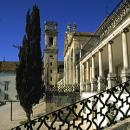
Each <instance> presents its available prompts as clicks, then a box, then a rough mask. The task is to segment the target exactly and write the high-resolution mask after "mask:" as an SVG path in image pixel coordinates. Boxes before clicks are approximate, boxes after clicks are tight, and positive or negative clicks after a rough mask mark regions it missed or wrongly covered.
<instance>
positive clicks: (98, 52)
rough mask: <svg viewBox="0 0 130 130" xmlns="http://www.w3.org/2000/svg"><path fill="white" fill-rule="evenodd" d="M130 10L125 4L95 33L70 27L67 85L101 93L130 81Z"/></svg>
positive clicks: (66, 58)
mask: <svg viewBox="0 0 130 130" xmlns="http://www.w3.org/2000/svg"><path fill="white" fill-rule="evenodd" d="M129 30H130V6H129V1H127V0H126V1H125V0H124V1H122V2H121V3H120V4H119V5H118V7H116V8H115V9H114V10H113V12H111V14H110V15H109V16H108V17H106V18H105V20H104V21H103V23H102V24H101V25H100V26H99V27H98V29H97V30H96V32H95V33H82V32H80V33H79V32H76V26H75V25H74V26H73V29H72V27H71V26H70V25H69V26H68V31H67V32H66V33H65V41H64V84H75V83H79V84H80V91H89V92H93V91H96V92H97V91H102V90H105V89H106V88H111V87H112V86H114V85H115V84H117V83H119V82H123V81H126V80H127V79H129V78H130V66H129V64H130V31H129Z"/></svg>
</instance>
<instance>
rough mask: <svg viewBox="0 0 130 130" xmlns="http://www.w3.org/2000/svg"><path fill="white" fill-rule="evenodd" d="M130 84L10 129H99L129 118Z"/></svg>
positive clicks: (121, 85) (123, 84) (119, 86)
mask: <svg viewBox="0 0 130 130" xmlns="http://www.w3.org/2000/svg"><path fill="white" fill-rule="evenodd" d="M129 87H130V86H129V81H127V82H124V83H122V84H119V85H117V86H115V87H113V88H111V89H108V90H105V91H103V92H101V93H98V94H96V95H94V96H91V97H89V98H87V99H83V100H81V101H78V102H76V103H74V104H72V105H69V106H66V107H63V108H61V109H59V110H56V111H54V112H52V113H49V114H47V115H45V116H41V117H39V118H37V119H34V120H32V121H31V122H29V123H26V124H24V125H20V126H17V127H15V128H13V129H12V130H22V129H26V130H34V129H36V130H43V129H45V130H65V129H66V130H71V129H74V130H90V129H91V128H92V129H95V130H102V129H104V128H105V127H107V126H110V125H112V124H115V123H117V122H118V121H120V120H123V119H125V118H128V117H130V105H129V104H130V88H129Z"/></svg>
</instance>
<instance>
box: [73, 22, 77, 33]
mask: <svg viewBox="0 0 130 130" xmlns="http://www.w3.org/2000/svg"><path fill="white" fill-rule="evenodd" d="M76 31H77V25H76V24H75V23H74V24H73V32H76Z"/></svg>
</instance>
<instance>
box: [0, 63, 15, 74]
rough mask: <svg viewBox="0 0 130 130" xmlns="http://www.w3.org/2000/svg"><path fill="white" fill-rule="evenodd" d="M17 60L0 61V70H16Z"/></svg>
mask: <svg viewBox="0 0 130 130" xmlns="http://www.w3.org/2000/svg"><path fill="white" fill-rule="evenodd" d="M16 64H17V62H8V61H4V62H3V61H0V72H16Z"/></svg>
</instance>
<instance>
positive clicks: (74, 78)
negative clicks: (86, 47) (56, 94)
mask: <svg viewBox="0 0 130 130" xmlns="http://www.w3.org/2000/svg"><path fill="white" fill-rule="evenodd" d="M75 60H76V59H75V49H73V84H75V83H76V76H75V75H76V72H75V71H76V68H75Z"/></svg>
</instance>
